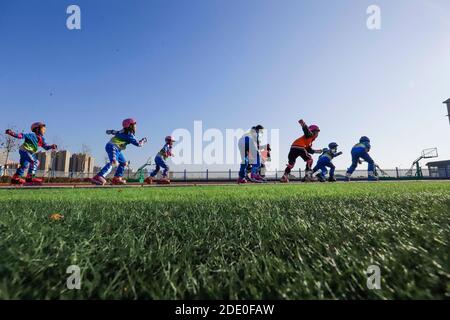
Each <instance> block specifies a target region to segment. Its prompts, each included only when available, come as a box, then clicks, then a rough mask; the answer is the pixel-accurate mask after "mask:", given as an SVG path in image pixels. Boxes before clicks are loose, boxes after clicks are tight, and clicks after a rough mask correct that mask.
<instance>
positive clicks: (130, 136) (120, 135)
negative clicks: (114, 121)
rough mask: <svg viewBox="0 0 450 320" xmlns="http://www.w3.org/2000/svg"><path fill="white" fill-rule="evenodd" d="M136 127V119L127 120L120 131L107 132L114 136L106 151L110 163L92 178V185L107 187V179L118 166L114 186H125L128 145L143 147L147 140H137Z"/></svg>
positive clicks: (113, 180)
mask: <svg viewBox="0 0 450 320" xmlns="http://www.w3.org/2000/svg"><path fill="white" fill-rule="evenodd" d="M136 126H137V122H136V120H134V119H125V120H123V122H122V127H123V129H122V130H120V131H115V130H107V131H106V133H107V134H111V135H114V137H113V138H112V139H111V140H110V141H109V142H108V143H107V144H106V147H105V150H106V152H107V153H108V158H109V162H108V163H107V164H106V165H105V166H104V167H103V169H102V170H101V171H100V172H99V173H98V174H97V175H96V176H95V177H94V178H92V180H91V181H92V183H93V184H96V185H101V186H103V185H105V184H106V179H105V177H106V176H107V175H108V174H109V173H110V172H111V170H112V168H113V166H115V165H117V164H118V167H117V169H116V173H115V175H114V178H113V179H112V181H111V182H112V184H114V185H124V184H126V181H125V180H124V179H123V178H122V177H123V173H124V171H125V167H126V165H127V161H126V160H125V157H124V155H123V153H122V151H123V150H125V149H126V147H127V145H129V144H132V145H134V146H136V147H142V146H143V145H144V144H145V143H146V142H147V138H143V139H141V140H139V141H137V140H136V138H135V136H134V135H135V134H136Z"/></svg>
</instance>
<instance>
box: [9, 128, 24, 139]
mask: <svg viewBox="0 0 450 320" xmlns="http://www.w3.org/2000/svg"><path fill="white" fill-rule="evenodd" d="M5 134H7V135H9V136H11V137H14V138H16V139H25V135H24V134H23V133H16V132H14V131H12V130H11V129H7V130H6V131H5Z"/></svg>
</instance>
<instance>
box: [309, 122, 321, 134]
mask: <svg viewBox="0 0 450 320" xmlns="http://www.w3.org/2000/svg"><path fill="white" fill-rule="evenodd" d="M309 131H311V132H320V128H319V126H317V125H315V124H312V125H310V126H309Z"/></svg>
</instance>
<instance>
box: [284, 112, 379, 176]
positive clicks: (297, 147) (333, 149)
mask: <svg viewBox="0 0 450 320" xmlns="http://www.w3.org/2000/svg"><path fill="white" fill-rule="evenodd" d="M299 124H300V126H301V127H302V130H303V135H302V136H301V137H299V138H298V139H296V140H295V141H294V142H293V143H292V145H291V149H290V151H289V155H288V164H287V166H286V170H285V172H284V175H283V177H282V178H281V180H280V181H281V182H285V183H287V182H289V174H290V172H291V170H292V169H293V168H294V166H295V163H296V161H297V158H298V157H301V158H302V159H303V160H304V161H305V162H306V169H305V177H304V178H303V181H314V180H315V179H314V177H313V175H314V174H315V173H316V172H318V171H320V172H319V173H318V174H317V176H316V177H317V178H318V180H319V181H321V182H325V181H326V178H325V177H326V175H327V173H328V169H327V168H330V174H329V178H328V181H330V182H335V181H336V178H335V176H334V171H335V166H334V164H333V159H334V158H336V157H338V156H340V155H342V152H338V151H337V148H338V144H337V143H336V142H331V143H330V144H329V145H328V148H324V149H313V142H314V141H315V140H316V139H317V137H318V136H319V133H320V128H319V127H318V126H317V125H310V126H308V125H307V124H306V123H305V121H303V120H299ZM370 148H371V146H370V139H369V138H368V137H366V136H363V137H361V138H360V140H359V143H357V144H356V145H355V146H354V147H353V148H352V150H351V154H352V164H351V166H350V167H349V168H348V169H347V173H346V176H345V180H346V181H350V178H351V176H352V174H353V172H354V171H355V169H356V167H357V166H358V164H361V163H362V160H364V161H366V162H367V163H368V172H367V173H368V180H369V181H377V180H378V177H377V175H376V172H375V162H374V161H373V159H372V157H371V156H370V155H369V151H370ZM316 153H319V154H321V155H320V157H319V160H318V162H317V165H316V166H315V167H314V168H313V167H312V165H313V162H314V161H313V158H312V155H313V154H316Z"/></svg>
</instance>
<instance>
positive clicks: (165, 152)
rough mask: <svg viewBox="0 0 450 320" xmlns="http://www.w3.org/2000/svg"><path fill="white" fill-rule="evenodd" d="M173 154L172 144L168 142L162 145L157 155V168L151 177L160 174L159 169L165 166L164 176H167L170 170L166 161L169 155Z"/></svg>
mask: <svg viewBox="0 0 450 320" xmlns="http://www.w3.org/2000/svg"><path fill="white" fill-rule="evenodd" d="M171 155H172V146H171V145H170V144H168V143H166V144H165V145H164V147H162V149H161V150H160V151H159V152H158V154H157V155H156V157H155V164H156V167H155V170H153V172H152V173H151V174H150V176H151V177H154V176H156V175H157V174H158V172H159V170H160V169H161V168H163V169H164V170H163V173H162V176H163V177H164V178H165V177H167V172H168V171H169V166H168V165H167V163H166V160H167V158H168V157H170V156H171Z"/></svg>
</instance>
